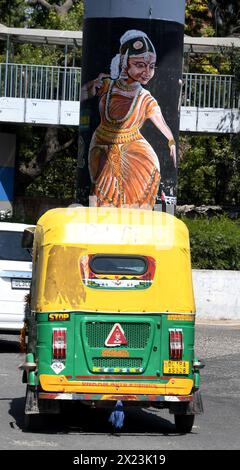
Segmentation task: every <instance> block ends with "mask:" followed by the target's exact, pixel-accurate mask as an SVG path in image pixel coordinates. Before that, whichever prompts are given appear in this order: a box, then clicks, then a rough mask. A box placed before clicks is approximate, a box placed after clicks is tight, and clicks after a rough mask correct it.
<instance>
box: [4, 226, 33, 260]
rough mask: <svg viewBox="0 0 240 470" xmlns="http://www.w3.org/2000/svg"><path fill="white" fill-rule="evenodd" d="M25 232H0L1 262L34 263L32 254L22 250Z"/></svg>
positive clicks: (24, 249)
mask: <svg viewBox="0 0 240 470" xmlns="http://www.w3.org/2000/svg"><path fill="white" fill-rule="evenodd" d="M22 234H23V232H13V231H8V230H0V260H9V261H32V257H31V254H30V253H29V251H28V250H26V248H22V245H21V243H22Z"/></svg>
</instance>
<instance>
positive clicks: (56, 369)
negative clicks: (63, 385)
mask: <svg viewBox="0 0 240 470" xmlns="http://www.w3.org/2000/svg"><path fill="white" fill-rule="evenodd" d="M51 368H52V370H53V371H54V372H55V374H60V372H62V371H63V369H65V364H64V363H63V362H60V361H55V362H53V363H52V364H51Z"/></svg>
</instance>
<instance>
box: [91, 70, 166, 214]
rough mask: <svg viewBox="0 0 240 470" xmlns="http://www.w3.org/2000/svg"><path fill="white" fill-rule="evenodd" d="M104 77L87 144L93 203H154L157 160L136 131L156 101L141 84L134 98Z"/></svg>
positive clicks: (158, 176) (151, 111)
mask: <svg viewBox="0 0 240 470" xmlns="http://www.w3.org/2000/svg"><path fill="white" fill-rule="evenodd" d="M113 85H114V82H112V81H111V80H109V79H106V80H104V85H103V87H102V88H101V89H100V90H99V92H98V95H99V96H100V104H99V111H100V116H101V122H100V124H99V126H98V127H97V129H96V131H95V132H94V134H93V137H92V140H91V144H90V148H89V171H90V176H91V179H92V183H93V190H92V195H95V196H96V197H97V205H98V206H104V205H113V206H115V207H121V206H122V205H124V204H127V205H131V206H132V205H134V206H137V207H141V206H145V205H148V206H150V207H153V206H154V203H155V200H156V196H157V192H158V187H159V183H160V168H159V160H158V157H157V155H156V153H155V152H154V150H153V148H152V147H151V145H150V144H149V143H148V142H147V140H146V139H144V137H143V136H142V134H141V133H140V132H139V129H140V128H141V127H142V125H143V123H144V122H145V120H146V119H148V118H149V117H151V115H153V114H154V113H156V112H158V111H159V106H158V103H157V101H156V100H155V99H154V98H153V97H152V96H151V94H150V93H149V92H148V91H147V90H145V89H143V88H141V89H140V90H141V92H140V93H139V92H138V96H137V97H136V98H134V97H129V96H126V94H125V95H124V93H122V92H121V90H119V92H116V87H115V88H114V90H113V91H111V93H110V90H109V87H113Z"/></svg>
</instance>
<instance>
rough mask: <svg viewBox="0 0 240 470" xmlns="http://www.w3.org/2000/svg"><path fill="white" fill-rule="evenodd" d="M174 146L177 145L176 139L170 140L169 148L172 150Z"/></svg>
mask: <svg viewBox="0 0 240 470" xmlns="http://www.w3.org/2000/svg"><path fill="white" fill-rule="evenodd" d="M172 145H176V142H175V140H174V139H170V140H169V141H168V147H169V148H171V146H172Z"/></svg>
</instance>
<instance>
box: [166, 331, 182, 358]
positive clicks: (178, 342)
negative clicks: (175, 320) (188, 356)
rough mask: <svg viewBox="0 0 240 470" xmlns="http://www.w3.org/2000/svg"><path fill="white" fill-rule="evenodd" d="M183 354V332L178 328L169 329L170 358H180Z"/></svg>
mask: <svg viewBox="0 0 240 470" xmlns="http://www.w3.org/2000/svg"><path fill="white" fill-rule="evenodd" d="M182 355H183V332H182V330H181V329H180V328H171V329H169V356H170V359H176V360H181V359H182Z"/></svg>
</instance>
